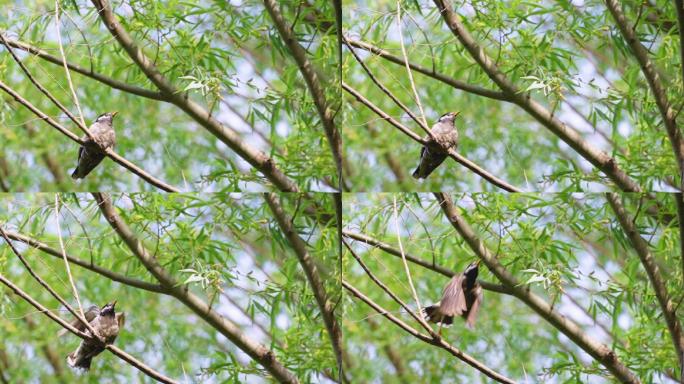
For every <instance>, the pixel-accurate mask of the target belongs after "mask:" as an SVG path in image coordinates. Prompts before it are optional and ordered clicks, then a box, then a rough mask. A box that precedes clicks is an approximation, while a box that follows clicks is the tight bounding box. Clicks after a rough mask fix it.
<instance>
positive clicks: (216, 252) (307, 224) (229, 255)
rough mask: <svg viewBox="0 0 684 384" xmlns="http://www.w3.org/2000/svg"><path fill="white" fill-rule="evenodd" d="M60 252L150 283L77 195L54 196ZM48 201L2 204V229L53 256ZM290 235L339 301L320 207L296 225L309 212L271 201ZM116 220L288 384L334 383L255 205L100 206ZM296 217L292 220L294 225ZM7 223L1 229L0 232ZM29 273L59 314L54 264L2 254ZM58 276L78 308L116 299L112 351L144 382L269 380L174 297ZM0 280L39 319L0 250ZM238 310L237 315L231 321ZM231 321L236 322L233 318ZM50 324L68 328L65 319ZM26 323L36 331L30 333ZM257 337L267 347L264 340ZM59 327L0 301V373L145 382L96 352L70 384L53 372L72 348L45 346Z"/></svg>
mask: <svg viewBox="0 0 684 384" xmlns="http://www.w3.org/2000/svg"><path fill="white" fill-rule="evenodd" d="M58 197H59V199H60V201H61V203H62V206H61V208H60V210H59V212H60V216H59V217H60V225H61V230H62V235H63V237H64V242H65V247H66V252H67V253H68V254H69V255H70V256H73V257H77V258H80V259H82V260H85V261H91V262H93V263H94V264H96V265H99V266H101V267H104V268H107V269H110V270H113V271H115V272H118V273H121V274H123V275H126V276H127V277H130V278H137V279H141V280H144V281H150V282H153V283H156V281H155V280H154V279H153V278H152V277H151V276H150V274H149V272H147V270H146V269H145V268H144V267H143V266H142V265H141V263H140V262H139V261H138V260H137V259H136V258H135V257H134V256H133V255H132V254H131V252H130V250H129V249H128V248H127V247H126V246H125V244H123V243H122V242H121V240H120V239H119V237H118V236H117V235H116V233H114V232H113V230H112V228H111V227H110V226H109V224H108V223H107V221H106V220H104V218H103V217H102V214H101V213H100V212H99V210H98V209H97V206H96V204H95V201H94V199H93V198H92V197H91V196H89V195H84V194H65V195H59V196H58ZM54 199H55V197H54V195H52V194H30V195H13V196H7V195H6V196H2V199H0V220H1V221H2V222H3V225H4V226H5V228H8V229H10V230H13V231H17V232H20V233H22V234H24V235H27V236H31V237H34V238H37V239H38V240H40V241H42V242H44V243H47V244H48V245H49V246H51V247H53V248H55V249H59V241H58V237H57V235H56V222H55V206H54V204H55V203H54ZM279 199H280V201H281V204H282V205H283V208H284V210H285V211H286V212H287V213H288V215H290V216H292V215H294V217H295V219H294V223H295V227H296V229H297V232H298V233H299V234H300V236H302V237H303V238H304V239H306V240H307V242H308V247H309V252H310V253H311V255H312V257H313V258H314V260H315V261H316V262H317V263H319V264H320V266H321V268H320V272H321V273H322V275H323V276H324V278H325V277H327V278H325V280H324V281H325V284H326V288H327V291H328V293H329V295H330V296H331V298H336V297H338V296H339V293H340V291H339V282H338V279H337V278H336V276H338V275H339V271H338V266H339V263H338V261H339V258H338V252H337V249H338V248H337V244H338V243H337V229H336V227H335V225H334V221H326V220H329V218H330V217H331V215H332V214H333V213H334V210H333V205H332V196H331V195H324V194H321V195H318V196H316V204H317V207H318V209H319V211H318V212H320V214H321V215H322V216H321V217H317V216H315V215H314V216H311V215H304V214H303V210H304V209H306V208H308V207H310V205H311V201H310V200H305V199H302V197H301V196H298V195H283V196H281V197H279ZM113 201H114V204H115V205H116V206H117V207H118V209H119V213H120V215H121V217H122V218H123V219H124V220H125V221H126V222H127V223H128V224H129V226H131V228H132V230H133V231H134V232H135V233H136V235H137V236H139V239H140V240H141V241H142V242H143V244H144V245H145V246H146V247H147V248H148V249H149V250H150V251H151V252H153V253H154V254H155V256H156V258H157V260H158V261H159V263H160V264H162V266H163V267H164V268H166V269H167V270H168V271H170V272H171V273H172V274H173V276H174V277H175V278H176V279H177V280H178V281H180V282H185V283H187V284H189V288H190V291H191V292H192V293H194V294H197V295H199V296H200V297H202V298H203V299H204V300H205V301H206V302H208V303H213V307H214V309H215V310H217V311H218V312H219V313H221V314H222V315H224V316H226V317H227V318H228V319H231V320H232V321H234V322H236V323H237V324H238V326H239V327H240V328H242V329H243V331H244V332H245V334H246V335H247V336H248V337H250V338H253V339H255V340H258V341H260V342H261V343H263V344H264V345H265V346H266V347H267V348H270V349H272V350H273V351H274V353H275V356H276V358H277V359H279V360H280V361H281V362H283V363H284V364H285V366H286V367H287V368H288V369H289V370H291V371H292V372H293V373H294V374H295V375H296V376H297V377H298V378H299V379H300V381H301V382H303V383H306V382H320V380H322V379H321V378H322V376H321V375H322V374H323V372H324V371H325V372H327V374H329V375H334V374H335V373H334V372H335V367H336V364H335V357H334V355H333V353H332V349H331V347H330V339H329V337H328V334H327V332H326V331H325V327H324V326H323V322H322V320H321V318H320V313H319V309H318V306H317V305H316V302H315V300H314V297H313V294H312V292H311V290H310V287H309V285H308V283H307V281H306V278H305V276H304V272H303V271H302V269H301V266H300V265H299V262H298V260H297V257H296V256H295V255H294V253H293V251H292V250H291V249H290V247H289V243H288V242H287V239H286V238H285V237H284V235H283V233H282V232H281V231H280V229H279V227H278V225H277V223H276V222H275V220H274V219H273V218H272V217H271V215H272V214H271V212H270V210H269V208H268V206H267V205H265V204H264V202H263V199H262V196H260V195H258V194H253V195H247V196H245V195H230V194H218V193H217V194H208V195H201V196H200V195H173V196H170V197H169V196H164V195H161V194H135V193H134V194H125V195H115V196H113ZM295 212H298V213H297V214H295ZM4 223H8V224H4ZM15 244H17V246H18V248H19V249H20V251H21V252H22V253H23V254H24V255H25V257H26V258H27V259H28V260H29V263H30V264H31V265H32V267H33V269H34V270H35V271H36V272H37V273H38V274H39V275H40V276H41V277H42V278H43V279H45V280H46V281H47V282H48V283H49V284H50V285H51V286H52V287H53V288H55V289H56V290H57V291H58V292H59V293H60V294H61V295H62V296H63V297H65V298H66V299H67V300H68V301H69V302H70V303H71V304H72V305H76V303H75V300H74V299H73V295H72V294H71V288H70V286H69V281H68V278H67V274H66V272H65V268H64V262H63V261H62V260H61V258H56V257H52V256H48V255H46V254H45V253H42V252H40V251H37V250H35V249H32V248H27V247H26V246H24V245H23V244H21V243H18V242H15ZM71 270H72V273H73V276H74V280H75V281H76V284H77V288H78V290H79V294H80V297H81V300H82V302H83V303H84V306H86V305H90V304H96V305H104V303H106V302H108V301H111V300H114V299H118V304H117V309H118V310H120V311H124V312H126V316H127V322H126V326H125V328H124V330H123V331H122V332H121V333H120V335H119V338H118V339H117V340H116V345H117V346H119V347H120V348H122V349H124V350H125V351H127V352H129V353H130V354H132V355H134V356H135V357H137V358H138V359H140V360H142V361H144V362H145V363H146V364H148V365H150V366H151V367H153V368H154V369H156V370H158V371H160V372H162V373H164V374H166V375H168V376H169V377H172V378H174V379H177V380H181V381H183V382H185V381H187V382H227V383H243V382H266V381H267V378H268V377H269V376H270V375H268V373H267V372H266V371H265V370H264V369H263V367H261V366H260V365H258V364H256V363H254V362H253V361H252V360H251V359H250V358H249V357H248V356H247V355H245V354H244V353H242V352H241V351H239V350H238V349H237V348H236V347H235V346H234V345H233V344H232V343H231V342H230V341H228V340H227V339H226V338H225V337H223V336H221V335H220V334H218V332H216V330H214V329H213V328H211V327H210V326H209V325H208V324H207V323H205V322H204V321H203V320H202V319H201V318H200V317H198V316H197V315H195V314H194V313H193V312H192V311H191V310H190V309H188V308H186V307H185V306H183V305H182V304H181V303H180V302H178V301H177V300H175V299H174V298H173V297H170V296H165V295H163V294H158V293H153V292H149V291H143V290H140V289H137V288H132V287H130V286H126V285H122V284H119V283H116V282H113V281H111V280H109V279H107V278H105V277H103V276H100V275H98V274H95V273H93V272H90V271H87V270H84V269H83V268H80V267H77V266H75V265H72V266H71ZM0 273H2V274H3V275H5V276H6V277H7V278H8V279H10V280H12V281H13V282H14V283H15V284H17V285H19V286H20V287H21V288H22V289H23V290H25V291H26V292H28V293H29V294H31V295H32V296H33V297H34V298H36V299H37V300H38V301H40V302H41V303H43V304H44V305H46V306H47V307H48V308H50V309H52V310H57V309H58V308H59V303H58V302H57V301H56V300H54V299H53V298H52V297H51V296H50V295H49V294H48V293H47V292H46V291H45V290H44V289H43V288H42V287H40V286H39V285H38V284H37V283H36V282H35V281H34V280H33V279H32V278H31V277H30V276H29V275H28V273H26V271H25V269H23V266H22V265H21V264H20V263H19V260H18V259H17V258H16V257H15V256H14V255H13V254H12V252H11V250H10V249H9V247H7V246H3V247H1V248H0ZM236 306H237V307H236ZM238 307H239V308H242V309H243V310H244V313H243V312H241V311H240V310H238V309H237V308H238ZM59 314H60V315H61V316H63V317H64V318H69V317H70V315H69V314H68V313H67V312H66V311H65V310H64V311H60V312H59ZM26 321H32V322H33V323H34V324H35V329H29V327H27V325H26ZM260 327H263V330H265V331H266V332H268V334H270V336H268V335H265V334H264V332H263V331H261V330H260ZM59 328H60V327H59V325H57V324H56V323H54V322H52V321H51V320H49V319H48V318H47V317H45V316H43V315H41V314H39V313H36V312H35V309H34V308H33V307H31V306H30V305H28V304H27V303H25V302H24V301H23V300H21V299H20V298H19V297H17V296H15V295H13V294H12V293H11V291H9V290H8V289H6V288H4V286H3V288H2V289H0V335H2V343H0V367H1V368H2V371H3V372H4V375H5V377H8V376H7V375H9V380H10V382H17V383H18V382H41V383H74V382H84V383H85V382H103V381H111V382H151V379H150V378H148V377H146V376H144V375H143V374H142V373H140V372H139V371H137V370H136V369H134V368H133V367H131V366H129V365H128V364H126V363H124V362H122V361H121V360H119V359H118V358H117V357H116V356H114V355H112V354H110V353H108V352H104V353H102V354H101V355H100V356H98V357H97V358H95V359H94V360H93V367H92V369H91V371H90V373H89V374H86V375H78V374H76V373H75V371H73V370H71V369H69V368H68V367H67V366H66V364H65V361H64V358H65V357H66V355H67V354H68V353H69V352H71V351H73V350H74V349H75V348H76V347H77V346H78V343H79V339H78V338H77V337H76V336H72V335H67V336H64V338H62V339H59V338H57V336H56V333H57V331H58V330H59ZM44 346H49V347H51V348H52V349H53V350H54V353H55V355H56V356H57V358H58V361H57V363H58V364H59V365H61V366H62V372H61V374H60V375H56V374H54V370H53V368H52V366H51V365H50V364H48V363H47V361H46V359H45V355H44V354H43V352H42V351H41V349H40V348H42V347H44Z"/></svg>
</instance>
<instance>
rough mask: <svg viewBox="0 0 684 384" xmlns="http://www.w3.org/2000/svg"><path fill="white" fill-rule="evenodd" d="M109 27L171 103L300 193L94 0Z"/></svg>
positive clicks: (289, 189) (109, 10)
mask: <svg viewBox="0 0 684 384" xmlns="http://www.w3.org/2000/svg"><path fill="white" fill-rule="evenodd" d="M92 2H93V4H94V5H95V7H96V8H97V12H98V14H99V16H100V18H101V19H102V22H103V23H104V25H105V27H106V28H107V30H109V32H110V33H111V34H112V36H114V38H115V39H116V40H117V41H118V42H119V44H120V45H121V47H122V48H123V49H124V51H125V52H126V53H127V54H128V56H129V57H130V58H131V60H133V62H134V63H135V64H136V65H137V66H138V68H140V70H141V71H142V72H143V73H144V74H145V76H147V78H148V79H149V80H150V81H151V82H152V83H153V84H154V85H155V86H156V87H157V88H158V89H159V91H161V93H162V94H163V95H164V96H165V97H167V98H168V100H169V102H170V103H172V104H174V105H176V106H177V107H178V108H180V109H181V110H183V111H184V112H185V113H186V114H187V115H188V116H190V117H191V118H192V119H193V120H195V121H196V122H197V123H199V124H200V125H201V126H203V127H204V128H205V129H207V130H208V131H209V132H211V134H213V135H214V136H215V137H216V138H217V139H219V140H220V141H221V142H223V143H224V144H226V145H227V146H228V147H230V148H231V149H232V150H233V151H235V153H237V154H238V156H240V157H242V158H243V159H244V160H245V161H247V162H248V163H249V164H251V165H252V166H253V167H254V168H256V169H257V170H258V171H259V172H261V173H262V174H263V175H264V176H266V178H267V179H268V180H270V181H271V182H272V183H273V184H274V185H275V186H276V187H277V188H278V189H280V190H282V191H287V192H298V191H299V188H298V187H297V185H296V184H295V183H294V182H293V181H292V180H290V178H288V177H287V176H286V175H285V174H284V173H283V172H282V171H281V170H280V169H279V168H278V167H276V165H275V162H274V160H273V159H272V158H270V157H268V156H267V155H266V154H265V153H264V152H262V151H260V150H258V149H256V148H253V147H252V146H250V145H249V144H247V143H246V142H244V141H243V140H242V138H241V137H240V135H239V134H238V133H237V132H236V131H235V130H234V129H233V128H230V127H228V126H226V125H224V124H221V123H220V122H219V121H218V120H216V119H215V118H214V117H213V116H212V115H211V113H209V111H207V110H206V109H204V107H202V106H201V105H199V104H197V103H195V102H194V101H192V100H190V99H189V97H188V95H187V94H186V93H184V92H181V91H180V90H178V89H177V88H176V87H175V86H174V85H173V84H172V83H171V81H169V80H168V79H167V78H166V77H165V76H164V75H163V74H162V73H161V72H159V69H157V67H156V66H155V65H154V63H153V62H152V61H151V60H150V59H149V58H148V57H147V56H146V55H145V53H144V52H143V51H142V49H140V48H139V47H138V46H137V44H136V43H135V41H133V38H132V37H131V36H130V35H129V34H128V32H127V31H126V30H125V29H124V28H123V26H122V25H121V24H120V23H119V21H118V20H117V18H116V16H115V15H114V13H113V12H112V8H111V6H110V4H109V2H108V1H107V0H92Z"/></svg>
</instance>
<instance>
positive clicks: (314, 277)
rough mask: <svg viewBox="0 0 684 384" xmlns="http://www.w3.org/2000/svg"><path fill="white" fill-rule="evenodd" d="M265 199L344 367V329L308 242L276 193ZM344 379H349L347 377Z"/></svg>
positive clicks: (339, 363)
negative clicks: (300, 235)
mask: <svg viewBox="0 0 684 384" xmlns="http://www.w3.org/2000/svg"><path fill="white" fill-rule="evenodd" d="M264 200H266V204H268V206H269V207H270V208H271V212H273V217H274V218H275V219H276V222H277V223H278V226H279V227H280V230H281V231H283V234H284V235H285V237H286V238H287V240H288V241H289V243H290V245H291V246H292V249H293V250H294V251H295V254H296V255H297V259H299V264H300V265H301V266H302V269H303V270H304V274H305V275H306V279H307V281H308V282H309V285H310V286H311V291H312V292H313V294H314V297H315V298H316V303H317V304H318V308H319V309H320V311H321V315H322V317H323V322H324V323H325V328H326V330H327V331H328V335H329V336H330V342H331V344H332V348H333V351H334V352H335V357H336V358H337V364H338V366H339V367H340V369H343V367H342V356H343V353H344V351H343V348H342V329H341V328H340V325H339V323H338V322H337V319H336V317H335V307H334V305H333V301H332V300H331V299H330V297H329V295H328V293H327V292H326V290H325V285H324V284H323V280H322V279H321V276H320V274H319V272H318V268H317V267H316V264H315V263H314V260H313V259H312V258H311V255H310V254H309V251H308V250H307V249H306V243H305V242H304V240H302V239H301V238H300V237H299V235H297V231H296V230H295V228H294V226H293V223H292V218H291V217H288V216H287V214H286V213H285V211H283V207H282V206H281V205H280V203H279V202H278V199H277V197H276V195H275V194H274V193H265V194H264ZM343 375H344V374H343ZM344 380H345V381H347V379H346V378H345V379H344Z"/></svg>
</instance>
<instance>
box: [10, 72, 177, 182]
mask: <svg viewBox="0 0 684 384" xmlns="http://www.w3.org/2000/svg"><path fill="white" fill-rule="evenodd" d="M0 89H2V90H3V91H5V92H6V93H7V94H8V95H10V96H12V97H13V98H14V100H16V101H17V102H18V103H19V104H21V105H23V106H24V107H26V108H27V109H28V110H30V111H31V112H32V113H33V114H34V115H36V116H38V117H39V118H40V119H41V120H44V121H45V122H47V123H48V124H50V125H51V126H53V127H54V128H56V129H57V130H58V131H60V132H61V133H62V134H64V135H65V136H67V137H68V138H70V139H71V140H73V141H75V142H76V143H78V144H80V145H83V144H84V143H83V140H81V139H80V138H79V137H78V136H76V135H75V134H74V133H72V132H71V131H69V130H68V129H66V128H65V127H64V126H62V125H61V124H59V123H58V122H56V121H55V120H53V119H52V118H51V117H49V116H48V115H46V114H45V113H43V112H42V111H41V110H39V109H38V108H36V107H35V106H34V105H33V104H31V103H30V102H29V101H28V100H26V99H24V98H23V97H21V95H19V94H18V93H16V92H15V91H14V90H13V89H12V88H10V87H9V86H8V85H6V84H5V83H3V82H2V81H0ZM105 154H106V155H107V156H108V157H109V158H110V159H112V160H114V161H115V162H117V163H118V164H119V165H121V166H123V167H124V168H126V169H128V170H129V171H131V172H133V173H135V174H136V175H138V176H140V178H142V179H143V180H145V181H146V182H148V183H149V184H152V185H154V186H155V187H157V188H159V189H161V190H164V191H166V192H180V190H179V189H177V188H176V187H173V186H171V185H169V184H166V183H165V182H163V181H161V180H159V179H157V178H156V177H154V176H152V175H150V174H149V173H147V172H145V171H144V170H143V169H141V168H139V167H138V166H136V165H135V164H133V163H131V162H130V161H128V160H126V159H125V158H123V157H122V156H120V155H118V154H117V153H116V152H114V151H113V150H112V149H111V148H108V149H107V150H106V151H105Z"/></svg>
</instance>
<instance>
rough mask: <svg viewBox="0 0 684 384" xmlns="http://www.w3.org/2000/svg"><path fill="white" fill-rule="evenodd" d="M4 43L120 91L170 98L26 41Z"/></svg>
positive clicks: (163, 99)
mask: <svg viewBox="0 0 684 384" xmlns="http://www.w3.org/2000/svg"><path fill="white" fill-rule="evenodd" d="M3 33H4V32H3V31H1V30H0V35H2V34H3ZM2 44H3V45H5V46H11V47H14V48H17V49H21V50H23V51H26V52H28V53H30V54H32V55H35V56H38V57H40V58H41V59H43V60H46V61H48V62H50V63H53V64H56V65H60V66H62V65H66V67H67V68H69V69H70V70H72V71H74V72H76V73H79V74H81V75H83V76H87V77H89V78H91V79H93V80H96V81H99V82H100V83H102V84H105V85H107V86H109V87H111V88H114V89H118V90H120V91H123V92H126V93H130V94H133V95H138V96H142V97H145V98H148V99H152V100H158V101H165V102H169V100H168V98H167V97H166V96H164V95H163V94H162V93H161V92H156V91H151V90H149V89H145V88H141V87H137V86H135V85H131V84H128V83H124V82H122V81H119V80H116V79H112V78H111V77H107V76H105V75H102V74H100V73H97V72H93V71H91V70H89V69H85V68H83V67H79V66H78V65H75V64H71V63H69V62H65V61H63V60H62V59H61V58H59V57H57V56H53V55H51V54H49V53H47V52H46V51H44V50H42V49H40V48H38V47H35V46H33V45H31V44H28V43H24V42H21V41H17V40H11V39H7V38H5V41H4V42H2Z"/></svg>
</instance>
